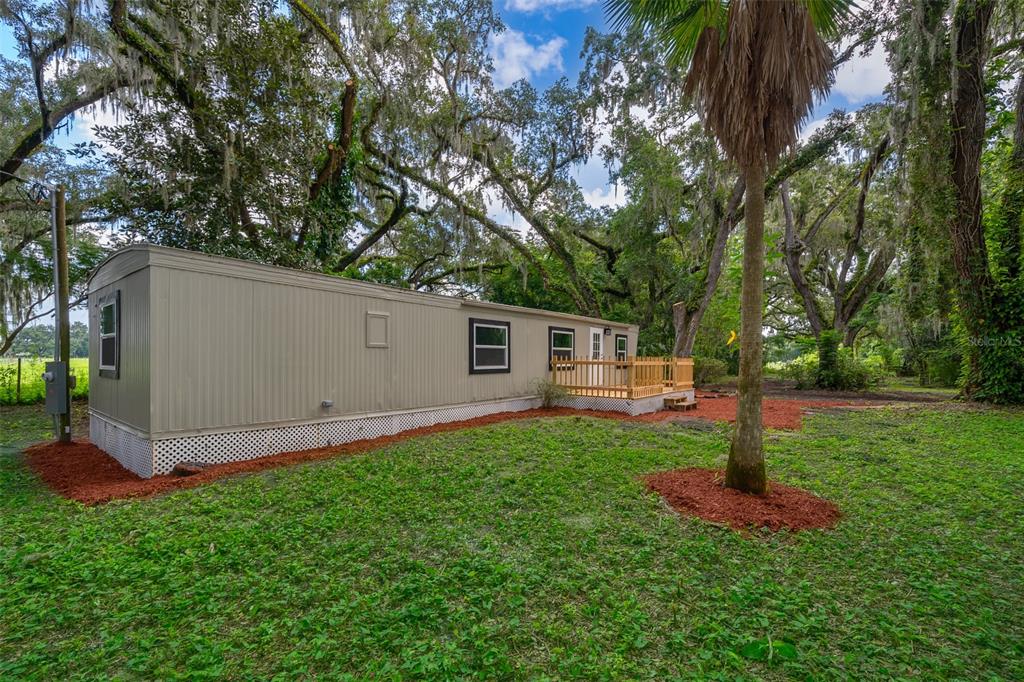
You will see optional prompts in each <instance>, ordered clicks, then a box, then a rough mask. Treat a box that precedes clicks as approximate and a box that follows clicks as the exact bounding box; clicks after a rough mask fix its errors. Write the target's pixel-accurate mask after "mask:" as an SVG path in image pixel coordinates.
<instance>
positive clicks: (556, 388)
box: [533, 379, 569, 410]
mask: <svg viewBox="0 0 1024 682" xmlns="http://www.w3.org/2000/svg"><path fill="white" fill-rule="evenodd" d="M533 390H534V392H535V393H536V394H537V395H539V396H540V404H541V407H543V408H544V409H545V410H547V409H550V408H552V407H554V406H555V403H557V402H558V401H559V400H562V399H564V398H566V397H568V395H569V391H567V390H566V389H565V386H561V385H559V384H556V383H555V382H553V381H551V380H550V379H537V380H536V381H534V382H533Z"/></svg>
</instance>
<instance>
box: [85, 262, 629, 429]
mask: <svg viewBox="0 0 1024 682" xmlns="http://www.w3.org/2000/svg"><path fill="white" fill-rule="evenodd" d="M140 252H141V253H142V254H143V255H144V256H146V258H145V259H143V258H142V257H141V256H140V255H139V253H140ZM139 262H143V269H142V270H137V271H135V272H133V273H131V274H129V275H128V276H127V278H125V279H123V280H120V283H115V284H116V285H117V286H120V287H121V288H122V320H123V321H122V325H123V327H124V330H125V337H124V339H123V341H122V353H123V357H122V379H121V380H120V382H121V383H120V385H118V386H111V385H109V384H105V383H104V381H110V380H101V379H94V381H96V382H97V383H96V384H95V385H96V388H95V389H94V397H93V404H94V405H95V406H96V407H97V409H99V411H101V412H103V413H104V414H107V415H109V416H110V417H112V418H114V419H117V420H119V421H122V422H126V423H128V424H129V425H131V426H134V427H136V428H138V429H140V430H142V431H148V432H151V433H152V434H153V435H154V436H161V435H170V434H177V435H185V434H191V433H195V432H201V431H205V430H221V429H230V428H231V427H235V426H240V425H251V424H279V423H282V422H292V421H307V420H316V419H321V418H327V417H336V416H341V415H353V414H360V413H373V412H387V411H392V410H403V409H415V408H427V407H437V406H444V405H455V404H460V403H470V402H476V401H487V400H496V399H503V398H511V397H517V396H525V395H532V394H534V393H535V391H534V383H535V381H536V380H537V379H541V378H544V377H546V376H547V373H548V353H549V347H548V329H549V327H551V326H556V327H571V328H573V329H574V331H575V332H576V355H586V354H587V352H588V348H587V341H588V330H589V328H590V327H592V326H594V327H601V328H603V327H606V326H610V327H612V334H611V335H610V336H606V337H605V353H606V356H608V357H611V356H612V355H613V353H614V345H613V343H614V341H613V340H614V334H615V333H626V334H627V335H628V337H629V347H630V352H631V354H632V353H635V352H636V328H635V327H629V326H627V325H620V324H615V323H609V322H604V321H601V320H590V319H581V318H573V317H571V316H565V315H559V314H548V313H543V312H541V311H537V312H531V311H528V310H524V309H519V308H515V307H512V306H499V305H495V304H489V303H478V302H465V301H460V300H458V299H452V298H447V297H440V296H432V295H423V294H419V293H416V292H404V291H402V290H399V289H393V288H387V287H374V286H372V285H367V284H365V283H358V282H351V281H348V280H337V279H334V278H327V277H323V276H316V275H311V276H308V277H304V276H302V274H301V273H294V272H293V271H287V270H282V269H279V268H267V267H266V266H256V265H250V264H247V263H242V262H240V261H228V260H226V259H214V258H209V257H206V256H202V255H199V254H188V253H184V252H178V251H173V250H167V249H158V248H153V249H148V250H144V249H138V248H136V249H134V250H130V251H125V252H121V253H120V254H118V255H116V256H114V257H113V258H112V259H111V260H110V261H108V262H107V263H106V264H105V265H104V266H102V267H101V268H100V270H99V271H98V272H97V274H96V275H95V276H94V278H93V285H94V286H95V285H97V283H99V282H101V281H104V279H105V278H106V279H109V274H108V273H109V272H111V271H113V272H123V271H124V270H126V269H132V268H135V267H137V266H138V264H139ZM145 263H148V266H146V265H145ZM128 266H131V267H130V268H129V267H128ZM104 291H106V289H105V288H104V289H100V290H98V291H97V292H96V293H97V295H99V294H102V293H103V292H104ZM367 313H385V314H386V315H387V321H388V347H387V348H379V347H378V348H373V347H368V345H367V335H366V319H367ZM471 317H474V318H482V319H491V320H507V321H509V322H510V323H511V369H512V371H511V372H509V373H501V374H470V372H469V319H470V318H471ZM91 322H92V324H91V332H90V339H91V342H92V343H93V346H92V347H91V349H90V355H91V356H92V357H94V358H95V357H96V352H95V351H96V347H95V344H96V342H97V338H96V337H97V336H98V333H97V330H98V325H97V324H96V320H95V319H93V320H91ZM147 355H148V360H149V361H148V363H146V362H145V360H146V357H147ZM142 365H145V366H144V367H143V366H142ZM93 373H94V374H95V372H93ZM150 376H151V377H152V381H150ZM324 400H328V401H332V402H333V406H331V407H329V408H324V407H322V406H321V402H322V401H324Z"/></svg>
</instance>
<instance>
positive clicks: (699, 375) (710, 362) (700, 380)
mask: <svg viewBox="0 0 1024 682" xmlns="http://www.w3.org/2000/svg"><path fill="white" fill-rule="evenodd" d="M728 373H729V366H728V365H727V364H726V363H725V360H719V359H718V358H694V359H693V383H694V384H695V385H697V386H704V385H705V384H711V383H714V382H716V381H718V380H719V379H721V378H722V377H724V376H725V375H726V374H728Z"/></svg>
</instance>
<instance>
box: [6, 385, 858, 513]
mask: <svg viewBox="0 0 1024 682" xmlns="http://www.w3.org/2000/svg"><path fill="white" fill-rule="evenodd" d="M848 404H849V403H842V402H834V401H796V400H771V399H769V400H765V401H764V404H763V407H762V409H763V421H764V424H765V426H767V427H769V428H778V429H799V428H800V424H801V411H802V410H803V409H805V408H830V407H836V406H840V405H848ZM555 416H588V417H599V418H603V419H614V420H619V421H629V422H659V421H666V420H667V421H676V422H692V421H694V420H702V421H728V422H732V421H735V419H736V399H735V397H730V396H715V397H708V398H706V399H705V398H703V397H698V401H697V408H696V409H695V410H690V411H688V412H685V413H680V412H669V411H665V412H656V413H653V414H647V415H641V416H638V417H630V416H629V415H625V414H623V413H621V412H599V411H594V410H573V409H569V408H554V409H548V410H526V411H522V412H501V413H498V414H492V415H487V416H485V417H478V418H476V419H468V420H464V421H458V422H449V423H446V424H436V425H434V426H425V427H421V428H418V429H412V430H410V431H405V432H403V433H400V434H397V435H394V436H383V437H380V438H373V439H367V440H359V441H354V442H352V443H346V444H343V445H334V446H330V447H325V448H317V449H312V450H302V451H299V452H286V453H281V454H278V455H270V456H266V457H259V458H257V459H251V460H246V461H243V462H230V463H228V464H218V465H214V466H209V467H206V468H204V469H203V470H201V471H200V472H199V473H196V474H194V475H192V476H187V477H182V476H178V475H175V474H166V475H163V476H154V477H152V478H140V477H138V476H136V475H135V474H133V473H132V472H130V471H128V470H127V469H125V468H123V467H122V466H121V465H120V464H119V463H118V462H117V460H115V459H114V458H113V457H111V456H110V455H108V454H106V453H105V452H103V451H102V450H100V449H99V448H97V447H95V446H94V445H92V444H90V443H88V442H85V441H84V440H79V441H77V442H75V443H71V444H67V445H60V444H57V443H52V442H47V443H41V444H38V445H35V446H32V447H30V448H28V449H27V450H26V458H27V461H28V464H29V466H30V467H31V468H32V470H33V471H35V472H36V474H38V475H39V477H40V478H41V479H42V480H43V481H44V482H45V483H46V485H48V486H49V487H50V488H51V489H52V490H53V491H55V492H57V493H59V494H60V495H63V496H65V497H67V498H69V499H73V500H77V501H78V502H82V503H83V504H100V503H103V502H108V501H110V500H114V499H123V498H129V497H148V496H151V495H158V494H161V493H166V492H169V491H171V490H177V489H181V488H193V487H195V486H197V485H202V484H204V483H208V482H210V481H212V480H215V479H218V478H222V477H224V476H231V475H235V474H241V473H246V472H254V471H262V470H264V469H271V468H275V467H280V466H286V465H291V464H297V463H299V462H309V461H315V460H320V459H328V458H331V457H339V456H342V455H351V454H355V453H359V452H366V451H369V450H376V449H379V448H382V447H384V446H387V445H390V444H392V443H397V442H399V441H403V440H407V439H409V438H415V437H417V436H424V435H428V434H432V433H442V432H446V431H456V430H460V429H466V428H471V427H479V426H485V425H488V424H495V423H498V422H503V421H510V420H519V419H534V418H537V417H555Z"/></svg>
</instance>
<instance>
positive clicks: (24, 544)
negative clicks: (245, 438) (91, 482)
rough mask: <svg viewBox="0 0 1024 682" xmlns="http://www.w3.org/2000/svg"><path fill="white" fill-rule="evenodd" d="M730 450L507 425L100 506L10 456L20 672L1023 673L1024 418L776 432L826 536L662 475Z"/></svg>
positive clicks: (792, 480) (895, 421)
mask: <svg viewBox="0 0 1024 682" xmlns="http://www.w3.org/2000/svg"><path fill="white" fill-rule="evenodd" d="M728 448H729V440H728V432H727V430H725V429H721V428H715V429H712V430H709V431H700V430H696V429H692V428H683V427H681V426H679V425H676V424H673V423H666V422H662V423H655V424H648V423H643V422H623V421H612V420H608V419H589V418H586V417H576V416H566V417H558V418H554V419H530V420H518V421H507V422H500V423H495V424H490V425H487V426H484V427H481V428H474V429H465V430H461V431H452V432H448V433H439V434H433V435H429V436H423V437H419V438H414V439H409V440H405V441H400V442H396V443H392V444H390V445H388V446H386V447H384V448H381V449H380V450H377V451H375V452H373V453H372V454H367V455H361V454H355V455H352V456H347V457H338V458H333V459H327V460H322V461H316V462H309V463H306V464H299V465H296V466H290V467H283V468H278V469H273V470H266V471H262V472H259V473H255V474H249V475H244V476H235V477H230V478H225V479H221V480H219V481H214V482H211V483H209V484H207V485H203V486H200V487H197V488H193V489H189V490H178V491H175V492H173V493H172V494H168V495H163V496H159V497H155V498H151V499H146V500H122V501H118V502H115V503H111V504H107V505H101V506H96V507H83V506H82V505H79V504H76V503H72V502H68V501H66V500H64V499H61V498H60V497H57V496H55V495H53V494H51V493H50V492H49V491H48V489H47V488H45V487H44V486H43V485H42V484H41V482H40V481H39V479H38V477H37V476H35V475H34V474H33V473H32V472H31V471H30V470H29V469H28V468H27V467H26V466H25V463H24V460H23V458H21V457H14V456H11V457H0V527H2V531H3V532H0V570H2V571H3V576H4V578H3V589H2V590H0V679H4V680H7V679H11V680H43V681H46V682H48V681H49V680H65V679H81V680H95V679H124V680H135V679H142V680H149V679H173V678H176V677H181V676H183V675H185V674H188V675H190V676H191V677H193V678H206V679H237V680H250V679H255V680H265V679H319V680H343V679H357V680H363V679H560V680H576V679H578V680H595V679H606V680H611V679H637V680H668V679H695V680H698V679H699V680H710V679H719V680H720V679H728V680H735V679H744V680H759V679H768V680H783V679H800V680H878V679H918V680H974V679H976V680H996V679H1000V680H1020V679H1024V648H1022V647H1024V644H1022V643H1024V619H1022V618H1021V617H1020V614H1021V613H1022V612H1024V592H1022V591H1021V589H1020V585H1021V584H1022V582H1024V543H1022V542H1021V538H1022V537H1024V487H1022V486H1024V484H1022V481H1024V459H1022V458H1021V456H1020V453H1021V452H1024V413H1021V412H1010V411H1004V410H993V409H984V410H981V409H978V410H965V411H956V412H952V411H948V410H946V409H945V408H943V411H941V412H939V411H935V410H933V409H931V408H927V409H921V408H915V409H871V410H858V411H851V410H845V411H844V412H843V413H842V414H836V415H815V416H810V417H806V418H805V419H804V425H803V429H802V430H801V431H794V432H789V434H788V435H786V436H785V437H782V438H771V439H768V441H767V459H768V467H769V473H770V476H771V478H772V480H774V481H778V482H780V483H783V484H785V485H790V486H794V487H799V488H802V489H805V490H808V491H810V492H812V493H814V494H815V495H818V496H821V497H823V498H825V499H828V500H831V501H832V502H834V503H835V504H836V505H837V506H838V507H839V509H841V510H842V513H843V518H842V520H841V521H840V523H839V524H838V525H837V526H836V527H835V528H833V529H831V530H828V531H815V530H809V531H801V532H799V533H788V532H785V531H783V532H779V533H759V532H754V533H746V534H742V533H737V532H736V531H733V530H731V529H728V528H722V527H719V526H717V525H714V524H710V523H707V522H705V521H702V520H700V519H696V518H692V517H684V516H680V515H679V514H676V513H674V512H672V511H671V510H669V509H666V507H665V504H664V503H663V501H662V500H661V499H660V498H659V496H658V495H656V494H653V493H651V492H650V491H648V490H647V489H646V487H645V485H644V483H643V480H642V477H643V476H644V475H647V474H650V473H652V472H658V471H669V470H674V469H682V468H694V467H697V468H705V469H720V468H722V467H723V466H724V463H725V458H726V455H727V452H728ZM783 644H784V645H785V647H783V646H782V645H783ZM765 645H767V646H769V647H771V648H770V649H767V651H772V652H775V654H776V655H773V656H771V657H769V656H766V655H763V653H764V652H765V651H766V649H765ZM783 654H785V655H783Z"/></svg>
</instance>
